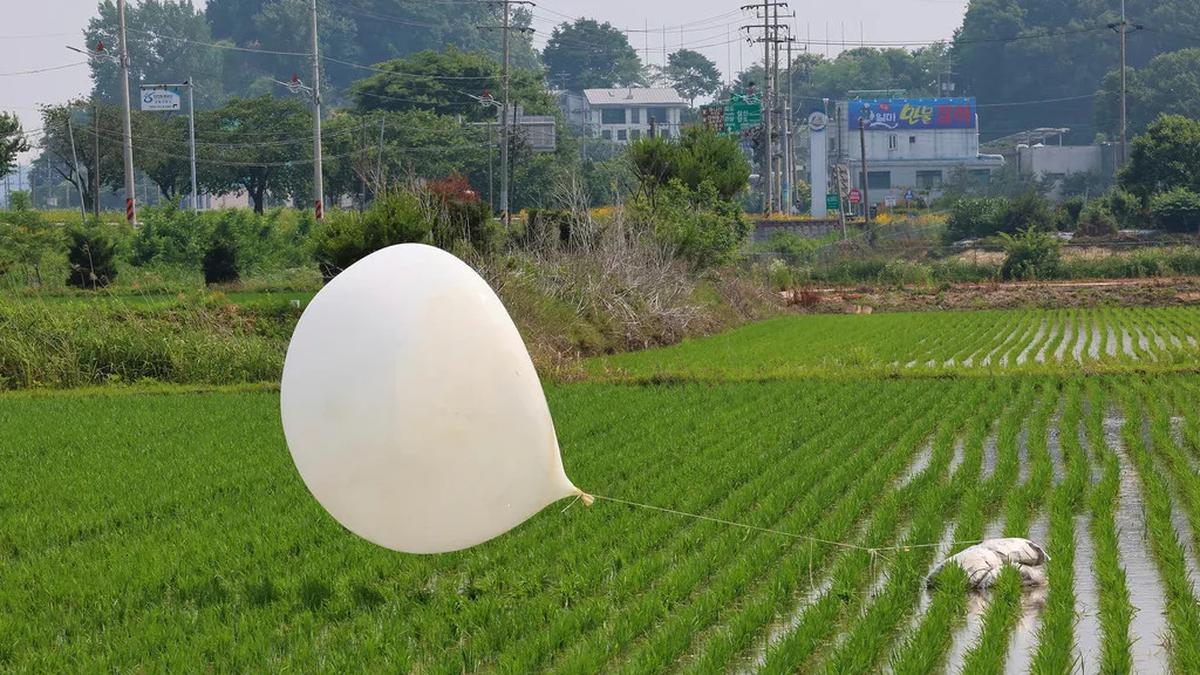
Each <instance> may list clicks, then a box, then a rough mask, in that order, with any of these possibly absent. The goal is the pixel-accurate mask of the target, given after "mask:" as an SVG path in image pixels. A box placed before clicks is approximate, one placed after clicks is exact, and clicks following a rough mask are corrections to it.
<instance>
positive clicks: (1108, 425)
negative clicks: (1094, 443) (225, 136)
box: [1104, 418, 1168, 673]
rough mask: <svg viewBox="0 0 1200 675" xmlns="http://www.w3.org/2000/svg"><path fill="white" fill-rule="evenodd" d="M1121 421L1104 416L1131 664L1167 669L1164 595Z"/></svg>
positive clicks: (1144, 669) (1143, 669) (1143, 670)
mask: <svg viewBox="0 0 1200 675" xmlns="http://www.w3.org/2000/svg"><path fill="white" fill-rule="evenodd" d="M1124 422H1125V420H1123V419H1121V418H1107V419H1105V420H1104V440H1105V443H1106V444H1107V445H1108V447H1109V448H1111V449H1112V450H1113V451H1115V452H1116V453H1117V458H1118V460H1119V462H1120V465H1121V484H1120V491H1119V493H1118V497H1117V499H1118V503H1117V512H1116V521H1117V546H1118V547H1119V549H1120V553H1121V564H1122V565H1123V566H1124V567H1125V581H1126V584H1127V585H1128V586H1129V599H1130V602H1131V604H1132V605H1133V607H1134V617H1133V622H1132V623H1131V625H1130V627H1129V633H1130V637H1131V638H1132V639H1133V650H1132V656H1133V667H1134V669H1135V670H1137V671H1138V672H1140V673H1161V672H1166V671H1167V669H1168V668H1167V666H1168V664H1167V650H1166V648H1165V647H1164V646H1163V637H1164V636H1166V635H1167V631H1168V627H1167V620H1166V615H1165V610H1166V599H1165V598H1164V596H1163V590H1162V582H1161V581H1160V580H1159V576H1158V570H1156V569H1155V567H1154V561H1153V559H1152V558H1151V556H1150V549H1149V542H1148V541H1147V539H1146V516H1145V507H1144V505H1143V503H1142V491H1141V487H1140V486H1139V485H1138V477H1137V473H1136V472H1135V471H1134V468H1133V466H1132V465H1131V464H1130V461H1129V456H1128V455H1127V454H1126V452H1125V443H1124V441H1123V440H1122V439H1121V425H1122V424H1124Z"/></svg>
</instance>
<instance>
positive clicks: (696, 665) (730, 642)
mask: <svg viewBox="0 0 1200 675" xmlns="http://www.w3.org/2000/svg"><path fill="white" fill-rule="evenodd" d="M1002 389H1003V388H1002ZM970 399H971V400H975V401H978V403H975V404H968V405H967V406H963V407H959V408H958V409H957V411H956V412H955V411H954V410H951V411H950V412H948V414H947V415H946V417H945V418H943V423H942V428H941V430H940V431H939V435H938V436H939V440H938V441H937V442H935V444H934V445H935V448H936V449H935V450H933V451H932V452H931V455H932V456H931V458H930V461H929V463H930V466H929V467H927V468H926V469H925V471H924V472H922V473H926V474H932V472H935V471H940V469H939V467H944V466H946V463H947V461H948V460H950V459H952V457H951V456H952V455H953V453H954V449H953V438H954V434H955V433H956V431H957V429H958V428H960V427H961V426H962V425H963V424H965V423H967V421H968V417H969V416H970V415H971V414H972V413H973V412H974V410H975V407H976V405H982V406H983V407H984V408H985V409H990V408H994V407H995V406H996V405H998V404H999V403H1002V402H1003V396H1002V395H999V394H997V393H995V392H989V389H985V388H980V387H978V386H977V387H976V388H975V389H974V390H973V392H972V393H971V395H970ZM975 465H976V467H977V466H978V461H977V460H976V463H975ZM910 470H911V469H910ZM803 553H804V554H806V555H804V556H803V558H799V557H795V558H789V559H788V560H786V561H785V562H784V565H785V568H786V569H782V570H779V572H780V574H776V575H774V576H775V577H777V578H770V579H764V580H763V581H761V582H759V587H760V590H758V591H756V592H755V593H754V594H753V595H751V596H750V597H746V598H743V599H742V601H741V602H740V603H739V605H740V607H739V609H738V611H737V612H736V613H735V614H734V615H733V616H732V617H731V618H729V619H727V620H726V622H725V624H724V625H723V626H722V627H721V628H720V629H719V630H718V631H717V633H716V635H715V636H712V637H710V638H708V639H706V640H704V639H703V638H704V636H701V637H702V643H703V644H702V647H701V648H700V650H699V653H698V656H697V657H696V658H695V659H693V660H692V661H691V662H690V663H688V664H687V665H686V667H685V670H688V671H690V672H712V671H713V670H717V669H720V667H721V665H722V664H725V663H727V662H729V661H731V660H733V658H734V655H735V654H737V653H738V652H740V651H742V650H745V649H746V648H748V647H749V646H750V645H751V644H753V643H759V644H762V642H763V641H764V640H768V639H770V637H769V635H764V633H768V632H774V630H775V627H776V626H778V623H775V624H772V619H773V617H776V616H778V614H779V613H780V612H781V611H786V610H789V609H790V608H791V607H792V605H793V604H794V603H795V596H796V586H797V583H796V582H797V580H798V579H803V578H804V576H805V575H804V568H803V565H804V563H805V562H810V558H812V557H814V556H815V553H816V551H815V546H813V545H809V546H808V550H807V551H803ZM889 555H891V554H889ZM798 563H799V564H798ZM809 571H810V572H811V567H810V568H809ZM817 571H818V574H819V576H820V578H821V579H825V578H826V574H825V572H824V570H823V569H822V568H818V570H817ZM797 572H799V574H797ZM810 576H811V574H810ZM814 583H815V581H814V580H813V579H811V578H810V579H808V583H807V587H808V588H807V591H806V592H807V593H813V592H814V591H816V590H817V589H816V588H814V587H813V585H814ZM776 621H778V620H776ZM768 629H771V630H770V631H768Z"/></svg>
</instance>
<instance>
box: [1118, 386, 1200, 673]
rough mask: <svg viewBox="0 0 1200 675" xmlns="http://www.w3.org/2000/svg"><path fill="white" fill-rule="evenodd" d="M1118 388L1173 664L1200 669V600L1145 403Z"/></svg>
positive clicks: (1123, 432)
mask: <svg viewBox="0 0 1200 675" xmlns="http://www.w3.org/2000/svg"><path fill="white" fill-rule="evenodd" d="M1116 388H1117V390H1118V391H1117V392H1116V393H1117V395H1118V396H1119V398H1120V399H1121V402H1122V406H1123V408H1124V410H1125V414H1126V422H1125V425H1124V426H1123V428H1122V430H1121V435H1122V438H1123V440H1124V441H1125V447H1126V450H1127V452H1128V453H1129V457H1130V460H1131V461H1132V463H1133V466H1134V467H1135V468H1136V470H1137V474H1138V477H1139V479H1140V483H1141V485H1142V494H1143V496H1144V498H1145V507H1146V525H1147V529H1148V531H1149V539H1150V549H1151V552H1152V553H1153V554H1154V558H1155V562H1156V563H1157V565H1158V569H1159V573H1160V574H1161V577H1162V582H1163V590H1164V592H1165V594H1166V597H1167V606H1166V612H1167V621H1168V623H1169V625H1170V629H1171V630H1170V632H1171V635H1170V642H1169V644H1168V651H1169V654H1170V658H1171V665H1172V667H1173V668H1174V669H1175V670H1177V671H1179V672H1185V673H1194V672H1200V602H1197V599H1196V595H1195V593H1194V592H1193V589H1192V584H1191V581H1190V580H1189V579H1188V574H1187V564H1186V560H1185V554H1184V550H1183V547H1182V546H1181V545H1180V544H1179V541H1178V539H1177V537H1176V535H1175V528H1174V525H1173V523H1172V520H1171V510H1172V508H1173V506H1172V504H1171V498H1170V495H1169V494H1168V492H1167V488H1166V486H1165V485H1164V484H1163V483H1162V481H1161V480H1159V477H1158V474H1157V472H1156V471H1155V466H1154V459H1153V457H1152V456H1151V455H1150V452H1149V450H1148V449H1147V447H1146V442H1145V440H1144V438H1143V436H1142V416H1143V412H1144V406H1143V405H1142V401H1140V400H1139V398H1138V397H1137V395H1136V393H1135V392H1134V390H1133V389H1132V387H1130V386H1129V385H1128V384H1125V383H1121V384H1118V385H1116Z"/></svg>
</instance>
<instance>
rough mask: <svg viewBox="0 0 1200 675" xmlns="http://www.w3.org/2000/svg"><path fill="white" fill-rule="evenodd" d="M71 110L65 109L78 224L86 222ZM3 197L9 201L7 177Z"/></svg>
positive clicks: (85, 209)
mask: <svg viewBox="0 0 1200 675" xmlns="http://www.w3.org/2000/svg"><path fill="white" fill-rule="evenodd" d="M71 112H72V109H71V108H68V109H67V136H68V137H69V138H70V139H71V166H72V167H73V168H74V169H75V187H76V188H77V189H78V190H79V217H80V221H79V224H80V225H82V224H84V223H85V222H86V221H87V206H85V205H84V203H83V172H82V171H80V170H79V156H78V155H77V154H75V126H74V125H73V124H71ZM4 180H5V183H4V196H5V197H6V198H8V199H9V200H10V201H11V199H12V198H11V197H10V196H9V194H8V182H7V181H8V177H7V176H6V177H5V179H4Z"/></svg>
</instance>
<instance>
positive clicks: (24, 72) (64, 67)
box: [0, 61, 87, 77]
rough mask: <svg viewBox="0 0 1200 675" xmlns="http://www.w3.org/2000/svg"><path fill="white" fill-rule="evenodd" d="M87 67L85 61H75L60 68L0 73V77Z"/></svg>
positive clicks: (52, 67)
mask: <svg viewBox="0 0 1200 675" xmlns="http://www.w3.org/2000/svg"><path fill="white" fill-rule="evenodd" d="M83 65H87V61H76V62H75V63H65V64H63V65H61V66H50V67H49V68H35V69H33V70H14V71H13V72H11V73H0V77H12V76H16V75H37V74H38V73H49V72H51V71H54V70H66V69H67V68H74V67H76V66H83Z"/></svg>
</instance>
